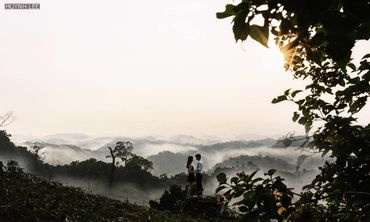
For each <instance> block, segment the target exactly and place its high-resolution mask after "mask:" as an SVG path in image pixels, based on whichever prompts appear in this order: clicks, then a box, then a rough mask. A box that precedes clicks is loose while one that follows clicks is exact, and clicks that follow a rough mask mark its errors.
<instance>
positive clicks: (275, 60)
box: [268, 39, 285, 69]
mask: <svg viewBox="0 0 370 222" xmlns="http://www.w3.org/2000/svg"><path fill="white" fill-rule="evenodd" d="M268 46H269V49H268V50H269V59H268V63H269V64H270V65H271V66H273V67H276V68H279V69H282V68H284V64H285V60H284V53H283V52H282V51H281V50H280V48H279V47H278V46H277V45H276V44H275V41H274V40H273V39H270V40H269V42H268Z"/></svg>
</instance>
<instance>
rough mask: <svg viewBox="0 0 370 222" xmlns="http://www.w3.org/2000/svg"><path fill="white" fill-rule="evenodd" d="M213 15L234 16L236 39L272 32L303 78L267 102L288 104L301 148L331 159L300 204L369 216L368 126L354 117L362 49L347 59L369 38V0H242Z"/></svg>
mask: <svg viewBox="0 0 370 222" xmlns="http://www.w3.org/2000/svg"><path fill="white" fill-rule="evenodd" d="M217 17H218V18H220V19H223V18H226V17H232V18H233V20H232V22H233V33H234V37H235V39H236V41H238V40H241V41H244V40H246V39H247V38H248V37H251V38H252V39H254V40H256V41H258V42H259V43H261V44H262V45H263V46H265V47H268V39H269V37H270V35H272V36H273V38H274V39H275V43H276V44H277V45H278V46H279V47H280V49H281V51H282V53H283V54H284V56H285V62H286V63H285V69H286V70H289V71H291V72H292V73H293V76H294V78H296V79H306V80H309V81H310V83H309V84H308V85H307V86H306V87H305V88H304V89H298V90H290V89H288V90H286V91H285V92H284V94H283V95H281V96H278V97H277V98H275V99H273V100H272V103H278V102H282V101H291V102H293V103H295V104H296V105H297V107H298V110H297V111H296V112H294V113H293V117H292V120H293V121H295V122H298V123H299V124H301V125H303V126H304V127H305V131H306V136H307V143H305V146H306V147H307V148H310V149H314V150H317V151H320V152H322V155H326V154H328V155H330V157H333V159H334V160H335V161H333V162H331V163H326V164H325V165H324V166H323V167H321V168H320V170H321V173H320V174H319V175H317V177H316V178H315V179H314V180H313V181H312V183H311V184H310V185H309V186H306V187H305V189H304V195H305V198H302V199H301V201H300V203H301V204H303V206H306V207H308V208H309V209H310V213H312V212H317V213H316V214H315V215H316V217H317V218H316V219H315V220H320V221H338V220H339V221H342V220H348V221H364V220H366V218H370V193H369V192H368V187H369V185H370V174H369V169H370V161H369V160H370V139H369V138H370V124H368V123H366V124H367V125H366V124H365V125H360V124H359V123H358V122H357V117H358V116H357V115H358V113H359V112H360V111H361V110H362V109H363V107H364V106H365V104H366V102H367V100H368V98H369V95H370V84H369V83H370V54H367V53H369V49H367V52H365V53H364V54H363V55H362V56H363V57H362V59H361V61H360V62H359V63H357V64H355V63H353V62H352V49H353V47H354V45H355V43H357V42H358V41H359V40H368V39H369V38H370V1H369V0H356V1H350V0H291V1H287V0H242V1H239V2H238V3H234V4H228V5H226V8H225V11H224V12H220V13H217ZM320 201H325V202H326V203H327V204H326V205H320V203H319V202H320Z"/></svg>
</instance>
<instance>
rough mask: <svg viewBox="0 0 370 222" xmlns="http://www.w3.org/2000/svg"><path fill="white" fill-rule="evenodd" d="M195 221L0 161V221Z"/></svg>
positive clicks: (185, 216) (11, 162)
mask: <svg viewBox="0 0 370 222" xmlns="http://www.w3.org/2000/svg"><path fill="white" fill-rule="evenodd" d="M179 219H180V220H181V221H198V220H194V219H192V218H190V217H189V216H187V215H182V214H180V215H178V214H170V213H166V212H161V211H157V210H153V209H149V208H146V207H143V206H137V205H133V204H130V203H126V202H122V201H118V200H113V199H109V198H107V197H103V196H99V195H92V194H87V193H85V192H83V191H82V190H81V189H78V188H72V187H65V186H62V185H61V184H59V183H55V182H51V183H50V182H48V181H46V180H44V179H41V178H38V177H35V176H33V175H31V174H27V173H24V172H23V170H22V169H21V168H19V167H18V166H17V163H16V162H14V161H10V162H8V164H7V166H3V164H2V163H1V162H0V221H10V222H13V221H14V222H18V221H45V222H46V221H48V222H51V221H56V222H57V221H58V222H62V221H63V222H64V221H70V222H71V221H78V222H80V221H81V222H84V221H117V222H118V221H168V222H170V221H179Z"/></svg>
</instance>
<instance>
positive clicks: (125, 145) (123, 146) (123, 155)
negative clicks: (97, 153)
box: [106, 141, 134, 187]
mask: <svg viewBox="0 0 370 222" xmlns="http://www.w3.org/2000/svg"><path fill="white" fill-rule="evenodd" d="M108 149H109V152H110V154H109V155H107V156H106V158H111V159H112V165H111V171H110V177H109V178H110V179H109V185H110V186H111V187H112V185H113V178H114V171H115V168H116V166H118V165H119V164H120V163H119V161H117V160H116V159H117V158H119V159H121V161H122V162H123V163H124V164H125V165H126V163H127V161H128V160H129V159H130V158H131V157H132V156H133V153H132V151H133V149H134V146H133V144H132V143H131V142H130V141H126V142H122V141H118V142H116V146H115V147H114V148H112V147H110V146H108Z"/></svg>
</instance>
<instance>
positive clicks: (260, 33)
mask: <svg viewBox="0 0 370 222" xmlns="http://www.w3.org/2000/svg"><path fill="white" fill-rule="evenodd" d="M249 35H250V36H251V37H252V38H253V39H254V40H256V41H257V42H259V43H261V44H262V45H263V46H265V47H267V48H268V39H269V28H268V26H258V25H251V26H250V34H249Z"/></svg>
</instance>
